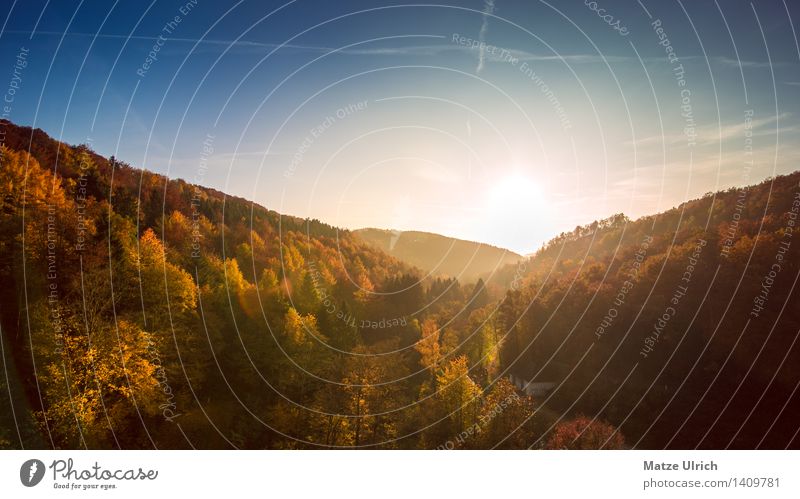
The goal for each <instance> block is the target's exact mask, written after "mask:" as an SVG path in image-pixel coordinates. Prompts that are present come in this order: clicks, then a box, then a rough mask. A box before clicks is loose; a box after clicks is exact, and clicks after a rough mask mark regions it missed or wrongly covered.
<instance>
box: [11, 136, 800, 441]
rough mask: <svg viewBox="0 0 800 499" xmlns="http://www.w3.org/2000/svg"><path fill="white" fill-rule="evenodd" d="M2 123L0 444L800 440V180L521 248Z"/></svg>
mask: <svg viewBox="0 0 800 499" xmlns="http://www.w3.org/2000/svg"><path fill="white" fill-rule="evenodd" d="M0 127H2V129H3V131H4V133H3V134H2V135H1V137H2V139H3V141H2V146H0V200H2V204H3V205H2V209H1V210H0V279H2V282H3V286H2V288H0V327H1V329H0V331H2V341H3V343H2V347H3V352H4V362H5V364H4V365H5V366H6V369H5V370H3V372H2V373H3V374H2V377H3V378H2V379H0V407H3V410H2V411H1V412H0V447H3V448H6V447H7V448H23V447H24V448H34V447H48V448H49V447H60V448H68V449H77V448H84V447H88V448H103V449H112V448H154V447H157V448H210V449H216V448H271V449H272V448H409V449H411V448H424V449H432V448H442V447H443V446H444V447H448V446H456V447H458V448H495V447H496V448H513V449H521V448H563V447H569V448H631V447H636V448H663V447H668V448H677V449H686V448H695V447H704V448H724V447H726V446H731V447H735V448H756V447H766V448H784V447H793V448H796V447H797V446H798V445H800V442H798V441H797V438H796V433H795V430H796V417H795V415H796V414H798V412H799V411H800V397H798V390H797V387H798V386H799V385H800V368H799V367H798V366H800V346H799V345H798V344H797V342H796V339H797V337H798V331H799V330H800V308H798V307H797V306H796V303H797V298H798V297H797V290H796V287H795V284H796V282H797V278H798V275H800V268H798V261H799V260H800V255H798V253H800V244H798V243H797V241H796V240H795V236H794V234H795V232H796V224H797V218H798V216H800V173H794V174H792V175H788V176H782V177H777V178H775V179H770V180H769V181H766V182H763V183H762V184H759V185H756V186H752V187H747V188H742V189H730V190H728V191H725V192H719V193H716V194H713V195H708V196H705V197H703V198H702V199H697V200H693V201H688V202H686V203H684V204H682V205H681V206H678V207H676V208H674V209H672V210H669V211H666V212H664V213H660V214H657V215H653V216H649V217H644V218H641V219H639V220H635V221H632V220H629V219H628V218H627V217H625V216H623V215H616V216H613V217H610V218H609V219H606V220H600V221H597V222H593V223H591V224H588V225H585V226H581V227H576V229H575V230H574V231H572V232H570V233H564V234H561V235H559V236H558V237H556V238H555V239H553V240H552V241H550V242H549V243H548V244H547V245H545V246H544V247H543V248H542V249H541V250H540V251H538V252H537V253H536V254H535V255H533V256H532V257H531V258H529V259H526V260H519V259H520V257H519V255H513V254H512V255H511V256H510V258H511V260H510V261H508V262H506V261H505V260H504V259H505V258H509V254H508V253H504V252H503V250H499V249H496V248H487V247H485V246H479V245H477V244H476V243H468V242H461V241H455V240H452V239H449V238H444V237H441V236H435V235H430V234H423V233H413V232H412V233H404V234H401V235H400V237H399V238H398V240H397V241H395V245H394V248H388V249H389V250H391V252H392V254H387V252H385V251H382V250H381V247H380V246H381V245H382V244H383V245H385V244H389V246H391V239H389V241H388V243H387V241H386V237H387V233H386V232H385V231H374V230H371V231H369V232H368V233H367V234H368V237H366V238H365V237H364V235H363V233H359V234H355V233H352V232H350V231H345V230H340V229H337V228H335V227H332V226H329V225H326V224H324V223H322V222H320V221H316V220H311V221H309V220H303V219H299V218H295V217H291V216H286V215H282V214H279V213H277V212H274V211H271V210H269V209H267V208H265V207H261V206H258V205H256V204H253V203H251V202H249V201H247V200H244V199H240V198H236V197H231V196H226V195H225V194H223V193H220V192H218V191H215V190H213V189H208V188H204V187H201V186H195V185H191V184H188V183H186V182H184V181H182V180H173V179H167V178H166V177H164V176H162V175H158V174H155V173H152V172H148V171H144V170H140V169H137V168H134V167H132V166H129V165H127V164H124V163H121V162H119V161H117V160H115V159H114V158H104V157H102V156H101V155H99V154H97V153H96V152H94V151H92V150H90V149H89V148H87V147H85V146H71V145H67V144H63V143H60V142H58V141H55V140H53V139H52V138H51V137H49V136H48V135H47V134H46V133H44V132H43V131H41V130H31V129H30V128H26V127H19V126H16V125H14V124H12V123H9V122H0ZM524 215H525V214H521V215H520V216H521V217H524ZM530 216H532V215H530ZM523 225H524V224H523ZM390 234H391V233H390ZM406 235H408V239H407V240H406V241H405V242H403V241H402V238H403V237H405V236H406ZM369 237H372V238H373V239H376V240H377V242H372V243H367V242H365V239H368V238H369ZM398 244H400V245H401V246H400V247H401V248H408V254H409V255H415V256H416V257H421V256H429V257H431V258H430V259H428V260H424V259H423V260H424V261H425V262H427V263H426V265H427V266H428V268H431V269H433V268H438V269H442V268H444V267H445V265H452V267H449V268H451V269H456V270H455V271H452V270H451V271H448V272H443V273H446V274H447V276H443V275H431V276H428V277H425V275H424V274H425V272H424V270H423V271H421V270H419V269H417V268H415V266H414V263H413V261H412V260H411V258H410V257H405V254H403V255H401V253H402V252H400V251H399V250H397V251H395V249H396V248H397V246H398ZM422 248H431V249H430V250H429V251H430V252H431V253H430V254H428V253H425V251H424V250H422ZM484 250H486V251H484ZM404 251H405V250H404ZM437 252H438V253H437ZM471 254H472V255H479V256H480V259H479V262H481V264H480V266H478V267H474V268H473V267H472V266H471V265H472V264H467V263H465V262H468V261H469V257H468V256H467V255H471ZM445 255H447V257H446V258H444V256H445ZM407 258H408V259H407ZM494 258H496V259H497V260H498V263H500V262H506V263H505V265H503V266H502V267H500V268H499V270H498V272H496V273H494V275H493V276H492V279H490V280H486V279H483V280H481V279H479V280H477V282H475V283H470V282H468V280H466V279H456V276H458V275H459V273H461V274H463V272H459V271H460V270H464V269H468V270H469V271H470V273H472V272H474V273H473V274H472V275H473V277H477V276H479V275H480V272H479V271H478V268H479V267H480V268H483V269H484V270H485V269H487V268H489V265H490V264H489V262H491V261H492V259H494ZM442 259H444V262H443V263H442V265H438V266H437V265H435V264H433V265H432V264H431V262H434V260H442ZM454 262H455V263H454ZM512 262H513V263H512ZM434 263H435V262H434ZM493 265H497V264H496V263H495V264H493ZM420 266H422V265H420ZM451 272H452V273H451ZM501 290H502V291H501ZM506 290H507V291H506ZM6 373H8V375H7V378H6ZM509 375H513V376H514V377H515V378H521V379H524V380H529V381H534V382H541V383H552V384H554V385H553V388H552V390H549V391H548V389H547V388H542V389H540V390H538V391H536V393H534V394H533V396H528V395H526V394H524V393H521V392H520V391H518V390H515V388H514V387H513V386H512V384H511V383H510V382H509ZM537 386H545V387H546V386H549V385H537ZM7 408H12V409H13V410H8V409H7ZM587 418H588V419H587ZM476 425H477V426H476ZM476 427H477V428H479V429H480V431H478V432H477V433H476V432H474V429H475V428H476ZM17 429H19V431H17ZM465 432H472V437H470V438H466V439H464V438H461V436H462V435H464V434H465ZM565 435H567V436H569V438H567V437H565ZM454 442H456V443H454Z"/></svg>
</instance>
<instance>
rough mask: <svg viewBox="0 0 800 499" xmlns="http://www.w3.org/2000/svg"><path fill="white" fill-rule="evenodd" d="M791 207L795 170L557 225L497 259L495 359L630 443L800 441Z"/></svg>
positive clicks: (799, 187)
mask: <svg viewBox="0 0 800 499" xmlns="http://www.w3.org/2000/svg"><path fill="white" fill-rule="evenodd" d="M799 212H800V173H798V172H796V173H793V174H791V175H787V176H779V177H776V178H774V179H769V180H767V181H765V182H763V183H761V184H759V185H755V186H750V187H745V188H741V189H729V190H727V191H724V192H718V193H716V194H708V195H706V196H704V197H703V198H701V199H697V200H693V201H688V202H685V203H683V204H681V205H680V206H678V207H676V208H674V209H671V210H669V211H666V212H664V213H660V214H657V215H653V216H648V217H644V218H641V219H639V220H636V221H631V220H628V219H627V218H626V217H624V216H623V215H617V216H614V217H611V218H609V219H607V220H603V221H599V222H594V223H592V224H590V225H586V226H582V227H577V228H576V229H575V230H574V231H572V232H571V233H565V234H561V235H560V236H559V237H557V238H555V239H553V240H552V241H550V242H549V243H548V244H547V245H546V246H545V247H544V248H543V249H541V250H540V251H539V252H538V253H537V254H536V255H535V256H534V257H533V258H532V259H530V260H528V261H526V262H524V263H522V264H520V265H518V266H516V267H510V268H507V269H505V270H504V274H503V275H504V279H505V281H506V284H507V285H509V286H510V287H511V288H512V289H511V291H509V292H508V294H507V296H506V298H505V299H504V301H503V303H502V305H501V306H500V310H499V313H498V319H499V322H500V324H499V327H500V329H502V330H507V331H510V334H509V335H508V336H507V337H506V339H505V342H504V343H503V348H502V352H501V358H502V359H503V366H504V367H508V368H510V370H511V371H513V372H515V373H517V374H518V375H519V376H520V377H523V378H525V379H532V378H533V379H536V380H537V381H547V382H557V383H562V382H563V384H561V385H560V388H559V389H557V390H556V391H555V392H553V393H552V394H551V395H552V396H551V398H550V399H549V401H548V403H549V404H550V405H551V406H552V407H554V408H557V409H565V408H568V407H570V408H572V409H571V410H578V411H581V412H584V413H586V414H596V413H600V414H603V415H604V416H605V417H606V418H608V419H609V420H610V421H611V422H612V423H617V424H622V423H623V422H624V424H623V425H622V428H621V430H622V432H623V433H624V434H625V435H626V437H627V440H628V442H629V443H631V444H634V443H638V445H639V446H646V447H656V448H659V447H662V446H670V447H677V448H687V447H688V448H692V447H694V446H696V445H699V446H701V447H725V446H726V445H728V444H730V445H731V446H732V447H741V448H754V447H755V446H756V445H758V444H759V441H760V439H761V437H764V436H765V435H766V436H765V438H764V440H763V442H761V445H762V446H766V447H778V448H783V447H784V446H787V445H798V442H797V441H796V440H795V441H794V443H793V444H792V442H793V440H792V439H793V438H795V437H796V435H795V433H794V429H795V428H796V424H795V422H796V414H798V412H799V411H800V401H799V399H798V396H797V394H796V392H795V390H796V388H797V386H798V382H800V345H797V344H796V342H795V340H796V339H797V337H798V333H799V329H800V307H799V306H798V303H799V302H800V296H799V295H798V290H797V288H796V286H795V285H796V283H797V278H798V272H799V271H800V267H799V266H798V263H800V256H799V255H800V232H798V225H797V224H798V223H800V216H799V215H798V213H799ZM573 369H574V371H573ZM773 424H774V426H771V425H773ZM651 425H652V426H651Z"/></svg>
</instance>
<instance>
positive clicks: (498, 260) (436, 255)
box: [354, 229, 522, 282]
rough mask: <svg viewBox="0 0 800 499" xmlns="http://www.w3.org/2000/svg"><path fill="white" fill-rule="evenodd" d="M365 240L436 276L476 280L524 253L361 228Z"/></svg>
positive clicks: (418, 234)
mask: <svg viewBox="0 0 800 499" xmlns="http://www.w3.org/2000/svg"><path fill="white" fill-rule="evenodd" d="M354 232H355V233H356V234H357V235H358V236H359V237H361V238H362V239H364V240H365V241H367V242H369V243H371V244H373V245H375V246H376V247H378V248H380V249H381V250H383V251H385V252H386V253H388V254H390V255H392V256H394V257H397V258H399V259H400V260H402V261H404V262H407V263H409V264H410V265H413V266H415V267H417V268H420V269H422V270H424V271H425V272H430V273H431V274H432V275H439V276H446V277H455V278H458V279H459V280H460V281H461V282H475V281H477V280H478V279H479V278H481V277H489V276H491V275H492V274H493V273H494V272H497V271H498V270H499V269H501V268H503V267H504V266H506V265H512V264H515V263H517V262H518V261H520V260H521V259H522V256H520V255H518V254H516V253H514V252H513V251H509V250H506V249H502V248H497V247H495V246H491V245H488V244H481V243H476V242H473V241H464V240H462V239H456V238H452V237H446V236H442V235H439V234H432V233H430V232H419V231H397V230H383V229H359V230H356V231H354Z"/></svg>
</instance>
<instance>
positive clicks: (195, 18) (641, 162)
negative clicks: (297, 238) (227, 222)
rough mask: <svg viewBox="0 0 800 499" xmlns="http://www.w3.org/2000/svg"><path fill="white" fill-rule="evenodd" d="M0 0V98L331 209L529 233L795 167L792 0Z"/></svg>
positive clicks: (445, 229)
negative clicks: (426, 0)
mask: <svg viewBox="0 0 800 499" xmlns="http://www.w3.org/2000/svg"><path fill="white" fill-rule="evenodd" d="M3 3H4V5H5V6H6V8H5V9H3V10H2V11H0V22H2V29H0V92H5V97H4V101H5V102H4V105H5V108H4V109H3V111H4V112H3V115H4V117H6V118H8V119H10V120H12V121H14V122H15V123H18V124H21V125H26V126H33V127H36V128H41V129H43V130H45V131H46V132H47V133H49V134H50V135H51V136H53V137H55V138H57V139H59V140H63V141H65V142H68V143H72V144H79V143H87V144H89V145H90V146H91V147H92V148H93V149H94V150H95V151H97V152H98V153H100V154H103V155H106V156H111V155H114V156H116V157H117V158H118V159H120V160H123V161H125V162H127V163H129V164H131V165H132V166H136V167H142V168H146V169H148V170H151V171H155V172H159V173H163V174H165V175H168V176H169V177H171V178H183V179H186V180H187V181H189V182H194V183H199V184H202V185H206V186H210V187H214V188H216V189H219V190H222V191H224V192H226V193H229V194H232V195H236V196H241V197H244V198H247V199H251V200H253V201H255V202H257V203H259V204H262V205H264V206H266V207H268V208H270V209H274V210H277V211H279V212H281V213H285V214H291V215H296V216H301V217H310V218H318V219H320V220H322V221H324V222H327V223H330V224H332V225H335V226H339V227H343V228H350V229H355V228H361V227H379V228H386V229H395V230H424V231H430V232H436V233H441V234H445V235H448V236H454V237H459V238H463V239H469V240H475V241H480V242H483V243H488V244H492V245H495V246H500V247H504V248H509V249H511V250H514V251H517V252H519V253H523V254H527V253H531V252H533V251H535V250H536V249H537V248H539V247H540V246H541V245H542V244H543V243H544V242H546V241H547V240H549V239H551V238H552V237H554V236H556V235H557V234H558V233H560V232H562V231H569V230H571V229H573V228H574V227H575V226H576V225H579V224H581V225H582V224H586V223H589V222H591V221H592V220H595V219H600V218H605V217H608V216H610V215H612V214H615V213H620V212H622V213H625V214H627V215H628V216H630V217H631V218H636V217H639V216H642V215H647V214H652V213H657V212H659V211H664V210H666V209H669V208H671V207H674V206H676V205H679V204H680V203H681V202H683V201H684V200H687V199H693V198H696V197H699V196H702V195H703V194H704V193H706V192H711V191H717V190H721V189H726V188H729V187H731V186H742V185H749V184H753V183H757V182H760V181H762V180H763V179H765V178H767V177H770V176H774V175H779V174H785V173H790V172H792V171H795V170H797V169H798V166H797V165H798V160H799V159H800V149H799V147H800V145H799V144H800V141H798V135H799V134H800V121H799V119H800V99H799V98H798V95H799V94H800V48H798V42H797V35H796V31H797V30H798V18H800V6H798V5H797V4H796V3H794V2H784V0H763V1H759V2H753V3H751V2H746V1H738V0H717V1H713V0H712V1H707V0H704V1H691V2H690V1H683V2H679V1H655V0H641V1H637V0H630V1H621V0H620V1H610V0H599V1H597V2H590V1H584V0H574V1H573V0H569V1H560V2H556V1H552V2H545V1H533V0H531V1H525V2H522V1H513V0H494V1H493V2H492V1H489V0H485V1H481V0H478V1H459V2H446V1H442V2H441V3H439V4H413V5H412V4H407V3H404V2H398V1H384V0H377V1H376V0H370V1H366V0H365V1H356V0H353V1H351V0H347V1H337V2H329V1H309V0H297V1H293V2H286V3H284V2H269V1H241V2H235V1H230V2H209V1H207V0H193V1H192V0H183V1H177V2H176V1H162V0H156V1H152V2H150V1H132V0H130V1H116V2H114V1H108V0H103V1H48V0H25V1H24V2H23V1H15V0H4V1H3ZM481 44H483V45H481ZM481 47H483V48H481ZM21 60H24V63H20V62H19V61H21ZM22 66H24V67H22Z"/></svg>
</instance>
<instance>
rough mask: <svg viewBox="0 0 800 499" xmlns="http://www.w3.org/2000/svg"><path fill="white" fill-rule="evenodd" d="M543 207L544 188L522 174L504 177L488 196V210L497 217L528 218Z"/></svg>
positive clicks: (490, 190)
mask: <svg viewBox="0 0 800 499" xmlns="http://www.w3.org/2000/svg"><path fill="white" fill-rule="evenodd" d="M543 206H544V192H543V191H542V188H541V187H540V186H539V184H537V183H536V182H534V181H533V180H531V179H530V178H529V177H527V176H525V175H523V174H520V173H514V174H511V175H506V176H504V177H502V178H501V179H500V180H498V181H497V182H496V183H495V184H494V185H492V186H491V187H490V188H489V190H488V192H487V196H486V209H487V211H489V212H490V213H491V214H493V215H495V216H505V215H508V216H521V215H523V216H527V215H531V214H532V213H533V212H535V211H537V210H539V209H540V208H542V207H543Z"/></svg>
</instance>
